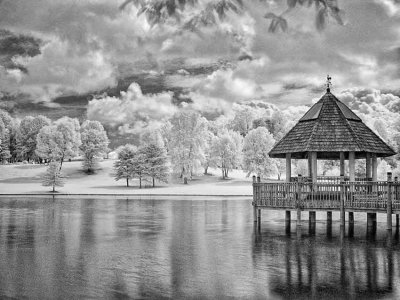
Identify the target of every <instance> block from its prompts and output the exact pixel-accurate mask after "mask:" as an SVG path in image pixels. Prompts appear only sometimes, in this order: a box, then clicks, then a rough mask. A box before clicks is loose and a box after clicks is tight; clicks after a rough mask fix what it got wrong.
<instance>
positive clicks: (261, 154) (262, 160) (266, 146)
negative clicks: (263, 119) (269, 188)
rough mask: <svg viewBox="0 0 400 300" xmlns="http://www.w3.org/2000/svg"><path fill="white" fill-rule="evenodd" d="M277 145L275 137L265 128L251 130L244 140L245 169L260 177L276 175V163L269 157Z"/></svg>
mask: <svg viewBox="0 0 400 300" xmlns="http://www.w3.org/2000/svg"><path fill="white" fill-rule="evenodd" d="M274 144H275V140H274V137H273V136H272V134H271V133H270V132H269V131H268V129H266V128H265V127H258V128H256V129H253V130H251V131H250V132H249V133H248V135H247V136H246V137H245V139H244V145H243V169H244V170H245V171H246V172H248V176H249V175H250V174H251V173H254V174H256V175H257V176H260V177H264V178H266V177H268V176H271V175H272V174H274V173H275V171H276V168H277V166H276V162H275V159H272V158H270V157H269V156H268V152H269V151H271V149H272V147H273V145H274Z"/></svg>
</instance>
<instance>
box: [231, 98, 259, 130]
mask: <svg viewBox="0 0 400 300" xmlns="http://www.w3.org/2000/svg"><path fill="white" fill-rule="evenodd" d="M256 118H257V115H256V112H255V110H254V109H253V108H251V107H249V106H246V105H236V107H235V116H234V118H233V120H232V121H231V122H230V128H231V129H232V130H234V131H237V132H239V133H240V134H241V135H242V136H246V135H247V133H248V132H249V131H250V130H251V129H252V128H253V121H254V120H255V119H256Z"/></svg>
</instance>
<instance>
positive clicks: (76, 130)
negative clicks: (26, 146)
mask: <svg viewBox="0 0 400 300" xmlns="http://www.w3.org/2000/svg"><path fill="white" fill-rule="evenodd" d="M80 144H81V134H80V125H79V121H78V120H77V119H72V118H68V117H63V118H61V119H59V120H57V121H56V122H55V123H54V125H49V126H45V127H43V128H42V129H41V130H40V131H39V133H38V135H37V137H36V150H35V153H36V155H38V156H39V157H41V158H43V159H48V160H57V161H59V162H60V168H61V167H62V164H63V161H64V159H67V158H71V157H74V156H76V155H78V151H79V146H80Z"/></svg>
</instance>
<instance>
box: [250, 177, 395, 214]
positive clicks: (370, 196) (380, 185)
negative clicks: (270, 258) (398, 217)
mask: <svg viewBox="0 0 400 300" xmlns="http://www.w3.org/2000/svg"><path fill="white" fill-rule="evenodd" d="M331 182H332V181H330V182H329V181H328V182H317V183H311V182H307V181H306V182H303V181H300V182H289V183H286V182H279V183H261V182H255V183H253V206H254V207H256V208H259V209H261V208H267V209H280V210H305V211H307V210H308V211H316V210H324V211H334V210H341V209H344V210H346V211H351V212H352V211H362V212H382V213H387V212H388V208H389V209H391V211H392V213H394V214H398V213H400V182H397V181H395V182H387V181H381V182H366V181H358V182H348V181H344V182H343V181H342V183H336V182H335V183H331ZM388 206H389V207H388Z"/></svg>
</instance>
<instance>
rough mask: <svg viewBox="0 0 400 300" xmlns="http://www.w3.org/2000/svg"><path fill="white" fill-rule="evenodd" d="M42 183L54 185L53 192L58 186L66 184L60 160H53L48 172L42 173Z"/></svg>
mask: <svg viewBox="0 0 400 300" xmlns="http://www.w3.org/2000/svg"><path fill="white" fill-rule="evenodd" d="M42 185H43V186H51V187H53V193H54V192H55V191H56V190H55V187H56V186H64V176H63V175H62V173H61V170H60V166H59V163H58V162H56V161H53V162H51V163H50V164H49V165H48V167H47V170H46V172H45V173H44V174H43V175H42Z"/></svg>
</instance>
